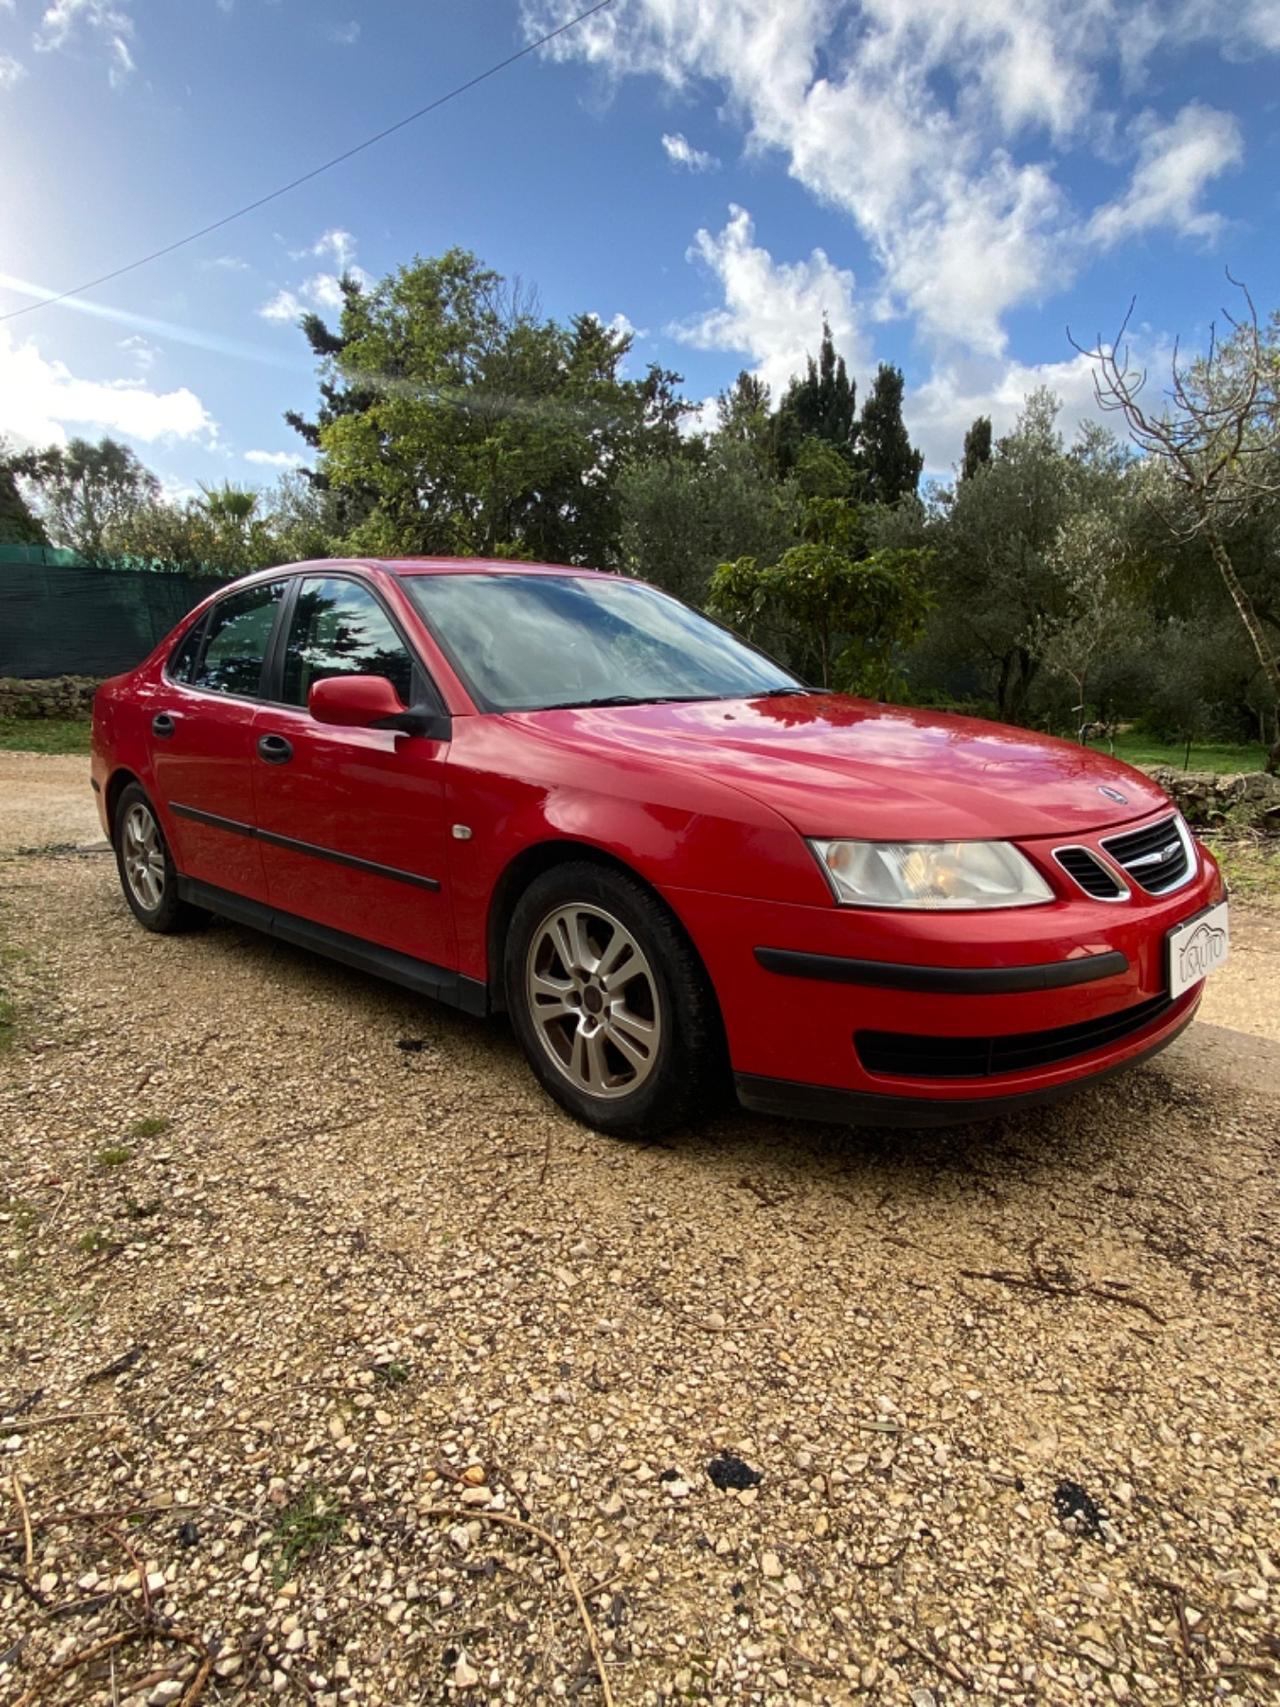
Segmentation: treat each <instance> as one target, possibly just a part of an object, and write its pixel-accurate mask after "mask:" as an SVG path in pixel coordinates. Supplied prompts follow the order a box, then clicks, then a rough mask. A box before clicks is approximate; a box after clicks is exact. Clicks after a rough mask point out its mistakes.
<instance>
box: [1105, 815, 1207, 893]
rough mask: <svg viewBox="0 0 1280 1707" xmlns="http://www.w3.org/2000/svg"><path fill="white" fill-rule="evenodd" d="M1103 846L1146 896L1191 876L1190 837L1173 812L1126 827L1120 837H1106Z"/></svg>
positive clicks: (1175, 886) (1159, 891) (1164, 889)
mask: <svg viewBox="0 0 1280 1707" xmlns="http://www.w3.org/2000/svg"><path fill="white" fill-rule="evenodd" d="M1102 845H1103V847H1104V848H1105V849H1106V850H1107V852H1108V854H1110V856H1111V858H1112V859H1113V860H1115V862H1116V864H1117V865H1118V866H1120V867H1121V869H1122V870H1124V871H1126V872H1127V873H1128V874H1129V876H1130V877H1132V879H1133V881H1134V882H1135V883H1137V884H1139V885H1140V886H1141V887H1142V888H1143V889H1145V890H1146V891H1147V893H1148V895H1164V894H1167V893H1168V891H1169V890H1170V889H1177V888H1178V887H1179V885H1180V884H1183V883H1185V882H1186V881H1187V879H1188V878H1189V877H1190V876H1191V874H1192V871H1193V869H1194V867H1193V863H1192V860H1193V855H1192V848H1191V838H1190V836H1189V835H1188V833H1187V831H1186V828H1185V827H1184V825H1183V823H1182V820H1181V818H1179V817H1178V815H1177V814H1176V813H1175V814H1174V815H1173V817H1171V818H1162V819H1161V820H1160V822H1159V823H1158V824H1148V825H1147V826H1146V827H1145V828H1144V829H1141V830H1130V831H1128V832H1127V833H1126V834H1125V835H1122V836H1107V837H1106V838H1104V840H1103V843H1102Z"/></svg>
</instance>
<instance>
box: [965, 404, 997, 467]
mask: <svg viewBox="0 0 1280 1707" xmlns="http://www.w3.org/2000/svg"><path fill="white" fill-rule="evenodd" d="M990 461H991V417H990V415H979V416H978V418H977V420H976V421H975V422H974V423H973V425H972V426H971V427H970V428H969V431H968V432H967V433H966V434H965V435H964V452H963V455H962V456H961V458H960V478H961V480H972V479H973V477H974V475H975V474H977V473H978V471H979V470H980V469H983V468H985V467H986V466H987V464H988V463H989V462H990Z"/></svg>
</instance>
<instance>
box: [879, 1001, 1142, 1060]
mask: <svg viewBox="0 0 1280 1707" xmlns="http://www.w3.org/2000/svg"><path fill="white" fill-rule="evenodd" d="M1174 1005H1175V1004H1174V1001H1173V998H1172V997H1169V996H1152V997H1151V998H1150V999H1149V1000H1148V1001H1145V1002H1139V1003H1138V1004H1137V1005H1136V1006H1135V1007H1131V1008H1122V1009H1121V1010H1120V1012H1119V1013H1113V1014H1105V1015H1104V1016H1103V1017H1102V1018H1101V1019H1089V1020H1085V1021H1083V1022H1082V1023H1081V1024H1079V1025H1061V1026H1057V1027H1055V1028H1054V1029H1053V1030H1052V1031H1019V1032H1013V1033H1009V1034H1006V1035H1005V1036H1003V1037H928V1036H920V1035H917V1034H915V1033H912V1032H906V1031H859V1032H855V1033H854V1039H853V1041H854V1045H855V1047H856V1049H857V1051H858V1058H859V1060H860V1061H861V1062H862V1065H863V1066H864V1067H865V1068H866V1070H867V1072H868V1073H885V1074H892V1075H893V1076H894V1077H897V1078H907V1079H986V1078H991V1077H993V1076H995V1075H996V1074H999V1073H1021V1072H1028V1071H1030V1070H1031V1069H1032V1068H1034V1067H1047V1066H1051V1065H1052V1064H1053V1063H1054V1062H1057V1061H1070V1060H1071V1059H1072V1057H1073V1056H1075V1055H1087V1054H1089V1052H1090V1051H1091V1050H1094V1049H1102V1048H1104V1047H1105V1046H1106V1045H1107V1044H1109V1043H1119V1042H1120V1041H1121V1039H1123V1038H1125V1037H1128V1036H1129V1035H1130V1033H1132V1032H1135V1031H1141V1030H1142V1028H1143V1027H1144V1026H1147V1025H1151V1024H1152V1023H1153V1021H1155V1020H1159V1019H1162V1018H1163V1017H1164V1016H1165V1015H1166V1014H1167V1013H1169V1012H1170V1011H1171V1010H1172V1008H1173V1007H1174Z"/></svg>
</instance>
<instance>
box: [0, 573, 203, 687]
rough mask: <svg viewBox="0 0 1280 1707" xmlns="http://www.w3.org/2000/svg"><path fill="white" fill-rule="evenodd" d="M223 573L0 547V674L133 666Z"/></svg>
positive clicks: (100, 671) (85, 672)
mask: <svg viewBox="0 0 1280 1707" xmlns="http://www.w3.org/2000/svg"><path fill="white" fill-rule="evenodd" d="M33 558H34V559H36V560H34V561H33ZM50 559H53V561H52V562H51V561H49V560H50ZM68 560H69V561H68ZM224 579H229V577H226V576H213V575H190V574H184V573H180V572H158V571H155V570H148V569H138V568H134V569H125V568H114V567H110V566H104V565H100V564H87V563H84V562H82V561H81V560H79V559H77V558H76V556H75V554H74V553H73V552H62V551H52V550H50V549H49V548H47V547H42V546H4V547H0V676H19V677H23V678H26V679H39V678H44V677H48V676H112V675H115V674H116V673H117V672H118V671H120V670H128V669H131V668H132V667H133V665H135V664H137V663H140V662H141V660H142V659H143V658H145V657H146V655H147V653H148V652H150V651H151V649H152V647H154V646H155V645H156V643H157V642H158V641H160V640H163V639H164V637H165V635H166V634H168V632H169V631H170V629H171V628H173V627H174V625H175V624H176V623H178V622H180V621H181V619H182V618H183V617H184V616H185V615H186V614H187V612H188V611H189V610H190V609H191V608H192V607H193V606H194V605H197V604H199V603H200V601H201V599H203V598H205V597H206V596H207V595H208V594H209V593H210V592H212V591H213V589H214V588H215V587H216V586H217V585H218V584H219V582H220V581H222V580H224Z"/></svg>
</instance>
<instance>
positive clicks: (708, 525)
mask: <svg viewBox="0 0 1280 1707" xmlns="http://www.w3.org/2000/svg"><path fill="white" fill-rule="evenodd" d="M618 505H619V560H620V563H621V566H622V568H623V569H624V570H625V571H626V572H627V573H628V574H631V575H637V576H639V577H640V578H641V579H642V580H646V581H652V582H653V583H654V584H655V585H656V586H659V587H663V588H665V589H666V590H667V591H668V592H670V593H674V594H675V595H676V597H677V598H681V599H685V600H687V601H688V602H690V603H692V604H696V605H697V604H702V603H703V602H704V601H705V599H706V596H707V589H708V587H709V585H710V581H711V576H712V573H713V572H714V570H715V568H716V566H717V564H719V563H723V562H724V561H726V559H729V558H734V557H739V556H742V555H744V554H746V553H756V554H758V555H760V556H762V557H768V558H773V557H778V556H781V554H782V553H783V552H784V551H785V550H786V549H787V547H788V546H789V545H790V544H791V543H792V542H793V541H794V539H795V535H796V522H797V516H798V512H799V506H798V500H797V494H796V491H795V488H794V486H793V485H792V484H791V483H790V482H779V481H775V480H772V479H766V478H762V477H761V474H760V472H759V470H758V468H757V467H756V466H755V464H754V462H753V457H752V451H751V449H750V447H749V446H747V445H745V444H743V443H742V441H741V440H738V439H734V438H731V437H730V438H726V437H724V436H723V435H721V434H719V433H717V434H716V435H715V437H714V438H713V439H712V440H711V441H710V443H709V445H707V446H705V447H702V448H701V449H698V450H690V449H688V448H686V449H683V450H681V451H679V452H677V453H676V454H674V455H669V456H660V457H650V458H647V459H644V460H636V461H634V462H632V463H631V464H630V465H629V466H628V467H626V468H624V469H623V470H622V471H621V473H620V474H619V476H618Z"/></svg>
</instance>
